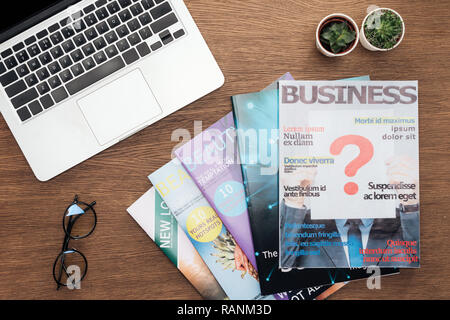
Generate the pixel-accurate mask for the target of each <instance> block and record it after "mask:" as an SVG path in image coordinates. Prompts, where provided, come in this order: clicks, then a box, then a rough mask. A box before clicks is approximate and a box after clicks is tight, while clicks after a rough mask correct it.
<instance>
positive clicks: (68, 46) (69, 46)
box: [61, 40, 75, 53]
mask: <svg viewBox="0 0 450 320" xmlns="http://www.w3.org/2000/svg"><path fill="white" fill-rule="evenodd" d="M61 47H62V48H63V49H64V52H65V53H69V52H70V51H72V50H73V49H75V45H74V44H73V41H72V40H67V41H66V42H64V43H63V44H61Z"/></svg>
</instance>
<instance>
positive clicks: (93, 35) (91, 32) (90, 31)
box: [84, 28, 98, 41]
mask: <svg viewBox="0 0 450 320" xmlns="http://www.w3.org/2000/svg"><path fill="white" fill-rule="evenodd" d="M84 34H85V35H86V38H87V39H88V41H91V40H94V39H95V38H97V37H98V33H97V31H95V28H90V29H88V30H86V31H85V32H84Z"/></svg>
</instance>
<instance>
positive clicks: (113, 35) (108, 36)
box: [105, 30, 119, 44]
mask: <svg viewBox="0 0 450 320" xmlns="http://www.w3.org/2000/svg"><path fill="white" fill-rule="evenodd" d="M105 38H106V41H107V42H108V44H111V43H113V42H116V41H117V40H118V39H119V38H118V37H117V35H116V33H115V32H114V30H113V31H111V32H108V33H107V34H105Z"/></svg>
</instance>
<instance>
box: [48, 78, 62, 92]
mask: <svg viewBox="0 0 450 320" xmlns="http://www.w3.org/2000/svg"><path fill="white" fill-rule="evenodd" d="M48 83H49V84H50V87H51V88H52V89H56V88H58V87H59V86H60V85H61V80H59V78H58V76H54V77H52V78H50V79H49V80H48Z"/></svg>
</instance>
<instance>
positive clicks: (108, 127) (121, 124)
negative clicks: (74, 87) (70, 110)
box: [78, 69, 162, 145]
mask: <svg viewBox="0 0 450 320" xmlns="http://www.w3.org/2000/svg"><path fill="white" fill-rule="evenodd" d="M78 105H79V106H80V109H81V111H82V112H83V114H84V117H85V118H86V120H87V122H88V124H89V126H90V127H91V130H92V132H93V133H94V135H95V137H96V138H97V140H98V142H99V143H100V145H105V144H107V143H110V142H112V141H114V140H115V139H117V138H120V137H121V136H123V135H124V134H126V133H132V131H133V129H135V128H137V127H139V126H141V125H142V124H144V123H145V122H147V121H149V120H151V119H153V118H155V117H157V116H159V115H160V114H161V113H162V110H161V107H160V106H159V104H158V102H157V101H156V99H155V97H154V95H153V93H152V91H151V90H150V87H149V86H148V84H147V81H145V78H144V76H143V75H142V73H141V71H140V70H139V69H137V70H134V71H132V72H130V73H128V74H126V75H124V76H123V77H121V78H119V79H117V80H114V81H113V82H111V83H109V84H107V85H105V86H104V87H102V88H100V89H98V90H96V91H95V92H93V93H91V94H90V95H88V96H86V97H84V98H82V99H80V100H79V101H78Z"/></svg>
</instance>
